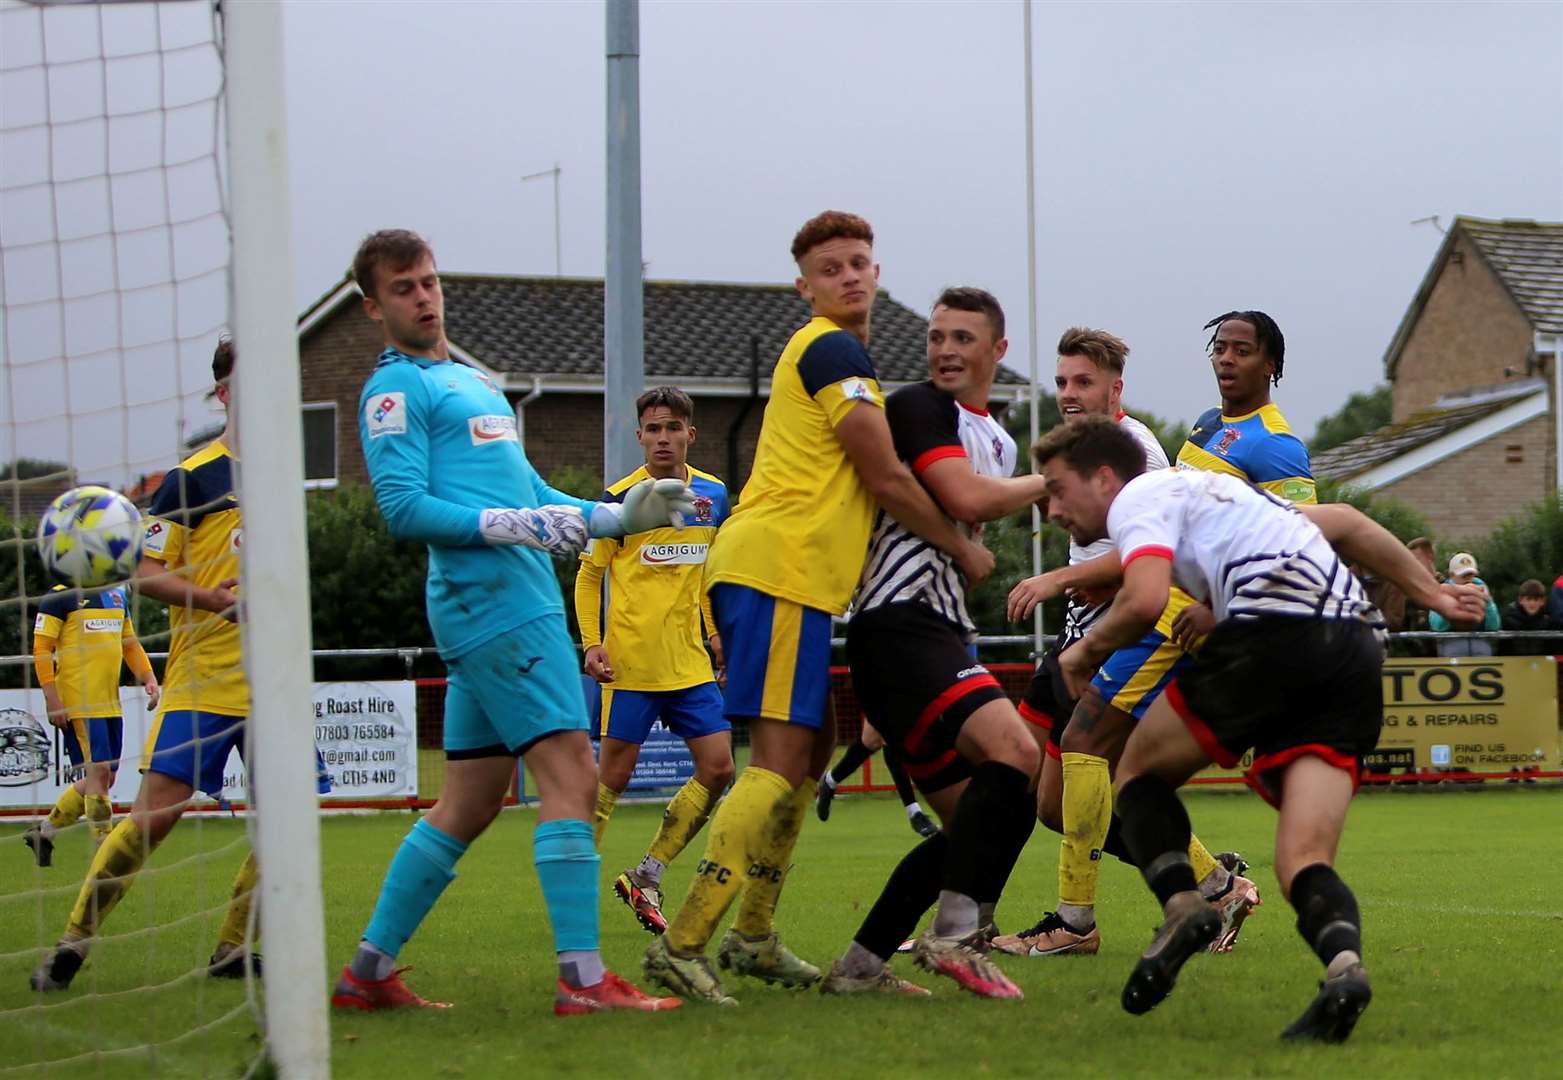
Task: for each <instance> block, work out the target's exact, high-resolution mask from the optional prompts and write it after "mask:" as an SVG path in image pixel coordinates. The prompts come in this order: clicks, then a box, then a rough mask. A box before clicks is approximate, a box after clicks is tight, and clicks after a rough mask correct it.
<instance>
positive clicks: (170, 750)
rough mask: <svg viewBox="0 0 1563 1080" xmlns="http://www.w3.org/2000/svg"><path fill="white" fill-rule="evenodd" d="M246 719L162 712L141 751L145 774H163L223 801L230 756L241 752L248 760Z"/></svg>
mask: <svg viewBox="0 0 1563 1080" xmlns="http://www.w3.org/2000/svg"><path fill="white" fill-rule="evenodd" d="M244 719H245V718H244V717H242V716H224V715H222V714H220V713H209V712H198V711H196V710H194V709H169V710H168V711H167V712H161V713H158V714H157V719H156V720H154V721H152V730H151V731H150V732H148V733H147V741H146V747H145V748H144V749H143V750H142V752H141V771H142V772H155V773H162V774H163V775H164V776H169V777H172V778H173V779H175V780H178V781H180V782H181V783H185V784H189V785H190V786H191V787H193V788H196V789H197V790H199V791H204V792H206V793H207V794H208V795H210V796H212V797H213V798H220V797H221V796H222V790H223V769H224V767H226V766H227V764H228V755H229V754H231V753H232V752H233V751H234V750H238V751H239V756H240V758H241V759H242V758H243V757H244Z"/></svg>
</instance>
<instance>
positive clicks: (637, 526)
mask: <svg viewBox="0 0 1563 1080" xmlns="http://www.w3.org/2000/svg"><path fill="white" fill-rule="evenodd" d="M353 275H354V277H355V278H356V279H357V281H358V286H359V288H360V289H361V290H362V291H363V295H364V310H365V311H366V312H367V313H368V315H369V317H370V318H371V319H373V320H374V321H376V322H378V323H380V325H381V328H382V330H383V332H384V337H385V346H386V347H385V350H384V351H383V352H382V353H381V354H380V359H379V362H378V363H377V364H376V365H375V368H374V371H373V372H372V373H371V374H370V376H369V379H368V381H367V382H365V384H364V389H363V394H362V395H361V397H360V399H359V410H358V439H359V443H360V444H361V445H362V446H363V449H364V459H365V462H366V463H367V465H368V466H369V477H370V479H371V480H372V481H373V483H374V491H375V499H376V501H377V502H378V503H379V505H380V512H381V513H382V514H383V515H384V517H385V521H386V525H387V527H388V528H389V529H390V531H391V534H392V535H393V536H395V537H397V538H399V539H407V540H420V541H422V542H424V543H425V544H427V545H428V549H429V575H428V588H427V591H426V603H427V607H428V618H429V626H430V628H431V629H432V630H433V631H434V641H435V643H436V644H437V645H438V646H439V650H440V657H441V658H442V659H443V660H444V661H445V664H446V667H447V668H448V670H449V672H450V675H449V681H448V683H447V687H446V695H445V731H444V742H445V781H444V786H443V788H442V790H441V793H440V798H439V801H438V802H436V803H435V805H434V808H433V809H432V810H431V811H430V812H429V813H428V814H427V815H425V816H424V817H423V818H421V819H420V820H419V821H418V822H417V824H415V825H414V826H413V828H412V831H411V832H410V833H409V834H408V835H407V836H406V838H405V839H403V841H402V843H401V846H400V847H399V848H398V849H397V852H396V856H395V857H394V858H393V859H392V860H391V865H390V868H389V869H388V870H387V872H386V876H385V881H384V883H383V884H382V886H381V888H380V895H379V898H378V899H377V900H376V902H375V907H374V913H373V915H372V916H371V917H370V920H369V924H368V926H367V927H366V928H365V929H364V933H363V937H362V938H361V939H360V940H359V944H358V950H357V952H356V954H355V955H354V957H353V959H352V961H351V962H350V963H349V964H348V965H347V966H346V967H344V968H343V969H342V973H341V975H340V976H339V977H338V979H337V983H336V988H335V990H334V991H333V993H332V995H331V1003H332V1004H333V1005H334V1006H336V1007H337V1008H342V1009H356V1010H364V1011H368V1010H379V1009H394V1008H400V1007H421V1008H427V1007H442V1006H441V1003H437V1002H429V1001H425V1000H424V999H423V998H421V997H419V996H418V995H417V994H415V993H413V991H412V990H410V989H408V988H407V986H406V985H405V984H404V983H403V982H402V981H401V978H400V977H399V974H398V969H397V968H396V957H397V955H398V954H399V953H400V952H401V949H402V947H403V946H404V945H405V944H406V943H407V941H408V939H409V938H411V937H412V935H413V933H414V932H415V931H416V930H417V928H418V926H419V924H420V923H422V922H423V920H424V918H425V916H427V915H428V913H429V911H430V910H431V909H432V908H433V907H434V904H435V902H436V901H437V900H438V899H439V898H440V895H441V894H442V893H443V892H444V891H445V888H446V886H447V885H449V884H450V882H451V881H452V880H454V878H455V876H456V862H457V861H458V860H459V859H460V858H461V856H462V855H463V854H465V853H466V850H467V847H468V845H470V844H471V843H472V842H473V841H474V840H476V839H477V838H478V836H479V835H480V834H481V833H482V832H483V830H485V829H486V828H488V826H489V823H490V822H492V821H493V820H494V818H495V816H496V815H498V813H499V810H500V807H501V806H502V805H503V803H504V798H505V793H506V791H507V790H508V789H509V787H510V784H511V780H512V778H513V777H514V775H515V769H516V758H517V757H518V756H519V757H521V758H524V759H525V761H526V767H527V770H528V771H529V772H530V773H531V775H532V777H533V778H534V779H535V780H536V782H537V788H538V793H539V796H540V803H541V805H540V807H539V811H538V817H537V821H538V824H537V828H536V830H535V831H534V833H533V834H532V854H533V861H534V863H535V864H536V867H537V877H538V881H539V883H540V884H541V886H542V892H543V900H544V902H545V903H546V905H547V907H548V916H549V921H550V922H551V923H552V924H553V930H554V950H555V953H556V954H557V959H558V966H559V978H558V981H557V983H556V984H555V990H554V1012H555V1014H557V1015H574V1014H580V1013H587V1012H594V1011H597V1010H601V1009H634V1010H641V1011H654V1010H660V1009H668V1008H672V1007H674V1006H676V1005H678V1004H680V1003H679V1002H678V1001H677V1000H676V999H670V998H654V997H650V996H648V995H646V994H643V993H641V992H640V991H639V990H638V989H636V988H635V987H634V986H633V985H631V984H630V983H628V982H626V981H625V980H623V979H620V978H619V977H618V976H617V975H615V974H613V973H612V972H611V971H607V970H606V969H605V968H604V967H603V962H602V955H601V953H600V952H599V951H598V948H597V931H598V925H597V922H598V920H597V907H598V904H597V901H598V882H597V870H598V864H599V860H598V857H597V852H596V849H595V847H594V846H593V844H592V827H591V823H590V822H591V816H592V803H593V797H594V794H595V792H596V789H597V769H596V764H595V763H594V762H593V761H592V752H591V742H590V740H589V739H588V737H587V726H588V725H587V719H586V702H585V698H584V695H583V694H582V693H581V681H580V676H579V675H578V674H577V668H576V660H575V649H574V647H573V645H572V643H571V641H570V634H569V631H568V629H567V628H566V625H565V620H564V600H563V597H562V596H561V595H560V593H559V583H558V580H557V579H556V578H555V577H554V571H553V567H552V565H551V563H550V557H553V558H571V557H574V556H576V555H578V554H579V553H580V551H581V549H582V548H584V547H585V546H586V542H587V540H588V538H590V537H604V536H611V537H622V536H624V535H625V534H626V533H638V532H644V531H647V530H649V529H652V528H658V527H661V526H666V525H669V524H673V525H682V524H683V521H684V519H685V517H686V516H688V515H691V514H693V511H694V506H693V504H692V503H691V501H690V499H689V495H688V490H687V488H686V486H685V484H684V482H683V481H682V480H675V479H666V480H649V479H648V480H644V481H642V482H641V483H639V484H637V485H635V486H634V487H632V488H630V489H629V491H627V492H626V493H625V496H624V498H623V500H622V501H619V502H611V503H610V502H588V501H586V500H583V499H576V498H572V497H571V496H569V495H566V494H564V493H562V492H559V491H556V490H554V489H553V488H551V487H549V486H548V485H547V484H545V483H544V482H543V480H542V478H541V477H539V476H538V475H537V470H536V469H534V468H532V464H531V462H529V461H528V460H527V457H526V453H525V451H523V450H522V448H521V441H520V437H519V435H518V433H517V430H516V417H515V413H514V411H513V410H512V408H511V405H510V403H509V402H508V401H507V400H506V399H505V395H504V393H503V391H501V390H500V389H499V387H497V386H495V385H494V383H493V380H491V379H490V378H488V376H486V375H483V374H481V373H480V372H479V371H477V369H475V368H473V367H469V366H468V365H466V364H460V363H456V362H455V361H453V360H452V359H451V356H450V346H449V343H448V342H447V341H446V339H445V302H444V294H443V293H442V291H441V289H440V279H439V273H438V271H437V270H436V269H435V266H434V253H433V252H432V251H431V250H430V249H429V246H428V245H427V244H426V243H424V241H423V239H422V238H421V237H419V236H418V235H417V234H416V233H412V232H408V231H406V230H402V229H394V230H383V231H381V232H377V233H374V234H372V235H371V236H369V237H367V238H365V240H364V241H363V243H362V244H361V245H359V248H358V253H357V255H356V256H355V257H354V260H353Z"/></svg>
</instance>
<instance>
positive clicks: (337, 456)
mask: <svg viewBox="0 0 1563 1080" xmlns="http://www.w3.org/2000/svg"><path fill="white" fill-rule="evenodd" d="M327 409H330V410H331V475H330V476H323V477H319V478H317V479H314V480H310V479H308V478H307V477H306V478H305V480H304V490H305V491H330V490H332V489H333V488H335V487H336V486H337V481H338V479H339V478H340V477H341V475H342V447H341V445H340V443H341V441H342V440H341V439H339V438H337V424H336V415H337V403H336V402H334V401H306V402H304V403H303V405H302V407H301V408H300V410H299V423H300V424H303V422H304V413H307V412H324V411H326V410H327Z"/></svg>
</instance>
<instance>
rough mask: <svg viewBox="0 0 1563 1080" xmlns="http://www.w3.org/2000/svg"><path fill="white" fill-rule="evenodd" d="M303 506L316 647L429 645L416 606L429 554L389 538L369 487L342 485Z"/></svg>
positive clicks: (425, 620)
mask: <svg viewBox="0 0 1563 1080" xmlns="http://www.w3.org/2000/svg"><path fill="white" fill-rule="evenodd" d="M307 508H308V524H307V529H308V533H309V591H310V604H311V613H312V618H311V622H312V627H313V631H314V639H315V648H317V649H367V648H391V647H395V646H403V645H405V646H415V645H423V646H429V645H433V643H434V638H433V635H432V634H431V632H430V630H429V620H428V618H427V617H426V615H425V612H424V601H423V593H424V577H425V575H426V574H427V571H428V565H429V555H428V549H427V548H425V547H424V545H423V544H420V543H416V542H414V541H410V540H396V539H394V538H393V537H392V536H391V533H390V530H389V529H387V528H386V525H385V519H384V518H383V517H381V516H380V508H379V506H377V505H376V503H375V499H374V491H373V489H371V488H370V487H368V486H367V485H362V484H346V485H343V486H342V487H340V488H338V489H337V490H336V491H335V492H334V493H331V494H326V493H318V494H312V495H310V496H309V499H308V503H307ZM379 667H380V668H381V669H382V670H383V668H384V665H383V664H382V665H379Z"/></svg>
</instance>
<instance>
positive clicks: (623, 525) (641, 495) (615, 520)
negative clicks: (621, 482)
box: [591, 477, 695, 537]
mask: <svg viewBox="0 0 1563 1080" xmlns="http://www.w3.org/2000/svg"><path fill="white" fill-rule="evenodd" d="M694 514H695V500H694V496H692V495H690V493H689V487H688V486H687V485H686V484H685V483H684V481H682V480H676V479H671V478H670V479H666V480H652V479H650V478H649V477H648V478H647V479H645V480H642V481H641V482H640V483H638V484H636V485H635V486H634V487H632V488H630V489H629V490H628V491H626V492H625V493H624V501H623V502H622V503H610V502H600V503H598V504H597V505H596V506H595V507H593V508H592V516H591V529H592V535H593V536H612V537H618V536H626V535H628V534H630V533H639V532H650V531H651V530H652V529H666V528H669V527H672V528H674V529H682V528H683V527H684V521H685V520H686V519H687V518H691V517H693V516H694Z"/></svg>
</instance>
